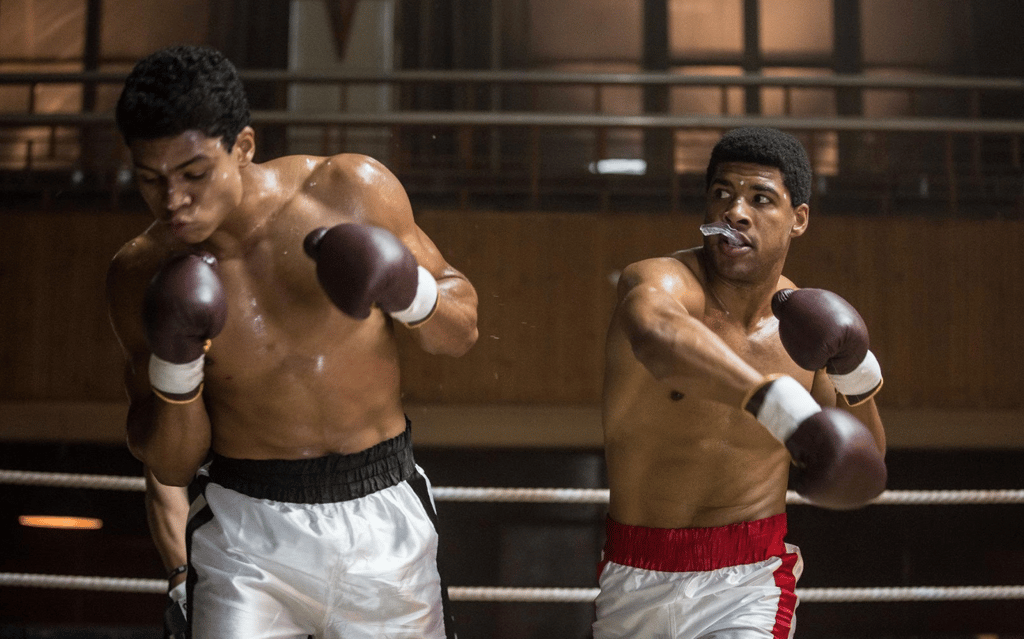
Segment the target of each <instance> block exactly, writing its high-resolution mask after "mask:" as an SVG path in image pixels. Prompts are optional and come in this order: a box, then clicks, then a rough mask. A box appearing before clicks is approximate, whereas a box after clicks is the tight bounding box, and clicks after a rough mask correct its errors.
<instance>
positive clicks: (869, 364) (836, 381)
mask: <svg viewBox="0 0 1024 639" xmlns="http://www.w3.org/2000/svg"><path fill="white" fill-rule="evenodd" d="M828 378H829V379H831V380H832V384H833V385H834V386H835V387H836V390H837V391H839V392H840V393H842V394H843V395H847V396H854V395H863V394H865V393H870V392H871V391H873V390H875V388H876V387H877V386H878V385H879V384H880V383H882V367H881V366H879V365H878V360H877V359H876V358H875V354H874V353H872V352H871V351H868V353H867V355H865V356H864V361H862V362H861V363H860V365H859V366H857V368H855V369H854V370H852V371H850V372H849V373H844V374H842V375H839V374H831V373H829V376H828Z"/></svg>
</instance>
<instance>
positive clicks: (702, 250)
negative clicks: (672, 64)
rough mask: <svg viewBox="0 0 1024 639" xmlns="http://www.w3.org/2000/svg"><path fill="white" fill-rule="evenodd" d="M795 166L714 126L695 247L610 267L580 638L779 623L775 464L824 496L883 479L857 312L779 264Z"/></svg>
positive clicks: (793, 217) (783, 577) (803, 210)
mask: <svg viewBox="0 0 1024 639" xmlns="http://www.w3.org/2000/svg"><path fill="white" fill-rule="evenodd" d="M810 179H811V170H810V164H809V162H808V159H807V155H806V152H805V151H804V149H803V147H802V146H801V145H800V143H799V142H798V141H797V140H796V139H795V138H793V137H792V136H790V135H788V134H785V133H782V132H780V131H776V130H774V129H763V128H749V129H739V130H735V131H731V132H729V133H727V134H726V135H725V136H724V137H723V138H722V140H721V141H719V143H718V144H717V145H716V146H715V149H714V150H713V152H712V155H711V160H710V162H709V166H708V170H707V196H706V213H705V223H706V224H705V225H704V226H702V231H704V232H705V235H706V237H705V239H704V242H703V246H700V247H696V248H691V249H687V250H682V251H678V252H676V253H674V254H672V255H671V256H668V257H657V258H652V259H647V260H643V261H640V262H637V263H634V264H632V265H630V266H629V267H627V268H626V269H625V271H624V272H623V274H622V277H621V279H620V280H619V285H618V305H617V307H616V310H615V314H614V317H613V319H612V322H611V326H610V328H609V332H608V340H607V346H606V349H607V350H606V371H605V388H604V408H603V421H604V432H605V454H606V459H607V468H608V485H609V488H610V492H611V498H610V504H609V518H608V522H607V533H608V534H607V542H606V545H605V551H604V557H603V561H602V567H601V568H602V569H601V575H600V588H601V592H600V596H599V597H598V599H597V620H596V622H595V624H594V636H595V637H596V638H597V639H607V638H610V637H655V636H656V637H686V638H688V639H693V638H695V637H716V638H720V639H721V638H729V639H740V638H744V639H745V638H748V637H749V638H754V637H763V638H772V637H788V636H791V633H792V630H793V628H794V610H795V608H796V596H795V594H794V587H795V583H796V579H797V578H798V577H799V574H800V570H801V566H802V564H801V559H800V555H799V551H798V550H797V549H796V548H795V547H794V546H790V545H788V544H786V543H785V542H784V536H785V534H786V515H785V510H786V490H787V481H788V480H789V478H790V471H791V467H792V469H793V480H792V481H793V487H794V489H795V490H797V492H799V493H801V494H803V495H804V496H805V497H807V498H808V499H809V500H811V501H812V502H813V503H816V504H818V505H820V506H824V507H828V508H842V509H845V508H856V507H859V506H862V505H864V504H866V503H867V502H868V501H870V500H871V499H872V498H874V497H875V496H877V495H878V494H879V493H881V492H882V490H883V489H884V487H885V481H886V470H885V464H884V451H885V435H884V431H883V428H882V422H881V420H880V419H879V416H878V412H877V410H876V408H875V402H874V399H873V396H874V393H875V392H876V391H877V390H878V389H879V387H880V386H881V382H882V378H881V371H880V368H879V366H878V362H877V360H876V359H875V357H874V355H872V354H871V352H870V351H869V350H868V337H867V329H866V327H865V326H864V323H863V320H862V319H861V318H860V316H859V315H858V314H857V312H856V311H855V310H854V309H853V308H852V307H850V306H849V304H847V303H846V302H845V301H844V300H842V299H841V298H839V297H838V296H836V295H835V294H833V293H829V292H827V291H823V290H819V289H801V290H796V291H793V290H792V289H795V288H796V287H795V285H794V284H793V282H791V281H790V280H789V279H787V278H786V277H784V276H783V275H782V270H783V264H784V262H785V259H786V254H787V252H788V250H789V245H790V242H791V241H792V240H793V238H796V237H798V236H800V235H802V234H803V233H804V232H805V231H806V230H807V224H808V213H809V209H808V197H809V195H810ZM773 311H774V313H773ZM837 406H838V407H837Z"/></svg>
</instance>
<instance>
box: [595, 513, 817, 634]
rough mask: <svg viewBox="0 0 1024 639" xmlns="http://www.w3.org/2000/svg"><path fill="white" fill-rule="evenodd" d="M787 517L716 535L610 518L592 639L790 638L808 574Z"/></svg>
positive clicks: (732, 526)
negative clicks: (799, 587)
mask: <svg viewBox="0 0 1024 639" xmlns="http://www.w3.org/2000/svg"><path fill="white" fill-rule="evenodd" d="M785 535H786V515H784V514H781V515H775V516H773V517H768V518H765V519H759V520H757V521H750V522H743V523H739V524H730V525H728V526H720V527H717V528H644V527H642V526H626V525H623V524H620V523H618V522H616V521H614V520H612V519H610V518H609V519H608V523H607V541H606V543H605V549H604V561H603V562H602V565H601V575H600V584H601V594H600V596H599V597H598V598H597V613H598V614H597V616H598V622H597V623H595V624H594V638H595V639H602V638H605V637H654V636H658V637H680V638H682V637H686V638H687V639H695V638H698V637H716V638H719V639H725V638H729V639H738V638H740V637H743V638H748V637H749V638H751V639H753V638H763V639H784V638H787V637H791V636H792V634H793V630H794V628H795V623H794V621H795V615H794V613H795V611H796V606H797V597H796V594H795V592H794V587H795V585H796V581H797V579H799V578H800V572H801V571H802V569H803V560H802V559H801V558H800V551H799V549H797V548H796V546H792V545H789V544H787V543H785V542H784V541H783V538H784V537H785Z"/></svg>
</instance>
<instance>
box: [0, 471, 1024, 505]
mask: <svg viewBox="0 0 1024 639" xmlns="http://www.w3.org/2000/svg"><path fill="white" fill-rule="evenodd" d="M0 484H20V485H25V486H55V487H62V488H95V489H100V490H135V491H142V490H145V489H146V482H145V480H144V479H143V478H142V477H124V476H111V475H84V474H72V473H44V472H34V471H24V470H0ZM433 490H434V498H435V499H437V500H438V501H462V502H516V503H559V504H607V503H608V489H607V488H474V487H452V486H435V487H434V489H433ZM786 503H788V504H790V505H806V504H809V503H810V502H808V501H807V500H806V499H804V498H803V497H801V496H800V495H797V494H796V493H795V492H793V491H789V492H787V493H786ZM871 503H872V504H874V505H880V506H881V505H886V506H895V505H904V506H923V505H949V504H953V505H961V504H962V505H967V504H1024V490H1016V489H1011V490H887V491H885V492H884V493H882V494H881V495H880V496H879V497H877V498H876V499H875V500H874V501H872V502H871Z"/></svg>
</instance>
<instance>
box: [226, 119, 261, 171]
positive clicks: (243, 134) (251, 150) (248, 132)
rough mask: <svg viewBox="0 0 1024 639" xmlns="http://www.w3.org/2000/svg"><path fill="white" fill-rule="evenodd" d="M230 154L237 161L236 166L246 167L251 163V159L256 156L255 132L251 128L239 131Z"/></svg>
mask: <svg viewBox="0 0 1024 639" xmlns="http://www.w3.org/2000/svg"><path fill="white" fill-rule="evenodd" d="M231 152H232V154H234V156H235V159H236V160H237V161H238V166H246V165H248V164H249V163H250V162H252V158H253V156H254V155H255V154H256V132H255V131H253V128H252V127H251V126H247V127H245V128H244V129H242V130H241V131H239V133H238V136H237V137H236V138H235V146H234V147H233V148H232V149H231Z"/></svg>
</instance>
